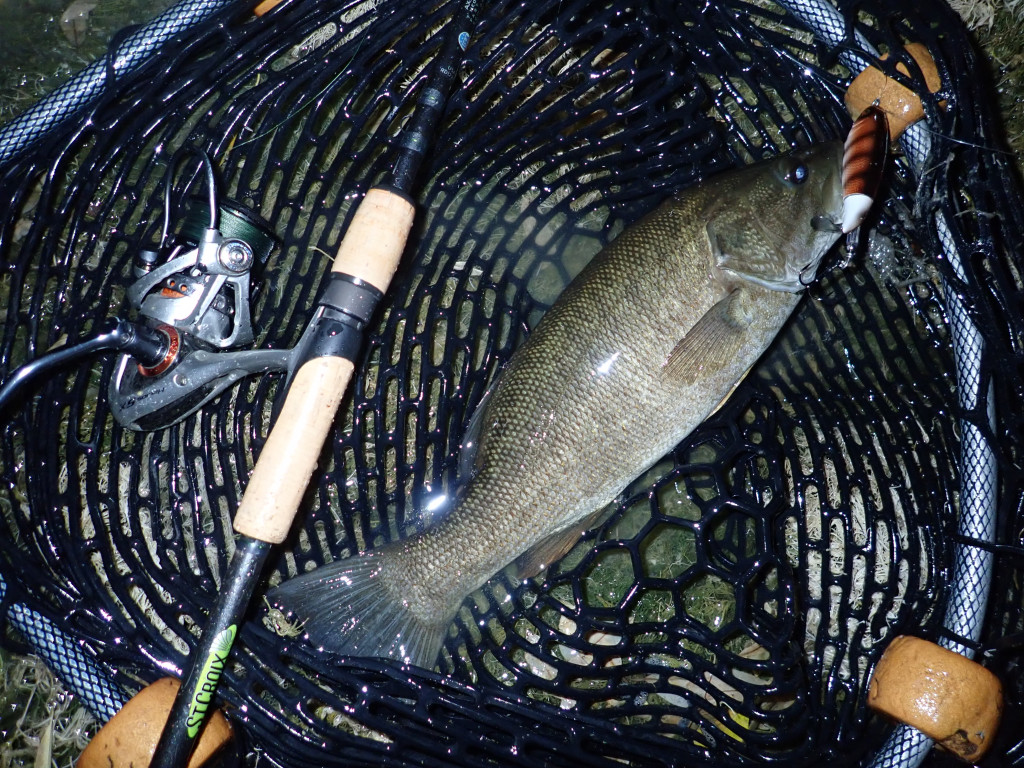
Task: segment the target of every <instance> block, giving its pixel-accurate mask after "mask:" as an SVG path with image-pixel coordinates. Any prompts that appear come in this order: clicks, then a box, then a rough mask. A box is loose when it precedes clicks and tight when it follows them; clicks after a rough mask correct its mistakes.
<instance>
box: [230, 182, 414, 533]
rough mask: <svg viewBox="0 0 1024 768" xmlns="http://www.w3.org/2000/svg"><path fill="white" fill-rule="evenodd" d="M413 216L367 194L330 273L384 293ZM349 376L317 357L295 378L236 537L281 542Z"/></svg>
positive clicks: (395, 201)
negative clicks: (351, 279)
mask: <svg viewBox="0 0 1024 768" xmlns="http://www.w3.org/2000/svg"><path fill="white" fill-rule="evenodd" d="M413 213H414V209H413V205H412V203H411V202H409V200H408V199H406V198H405V197H403V196H402V195H399V194H397V193H394V192H390V191H388V190H385V189H380V188H374V189H371V190H370V191H369V192H368V193H367V195H366V197H365V198H363V201H362V203H361V204H360V206H359V209H358V210H357V211H356V214H355V216H354V217H353V219H352V223H351V225H350V226H349V229H348V232H347V234H346V235H345V239H344V240H343V241H342V243H341V246H340V247H339V249H338V255H337V257H336V258H335V260H334V266H333V267H332V271H334V272H338V273H341V274H345V275H349V276H351V277H355V278H358V279H360V280H363V281H365V282H368V283H370V284H371V285H373V286H374V287H375V288H377V289H378V290H379V291H381V292H382V293H383V292H385V291H386V290H387V287H388V285H389V284H390V282H391V278H392V276H393V275H394V273H395V270H396V269H397V268H398V262H399V259H400V258H401V256H402V251H403V250H404V249H405V242H406V240H407V238H408V236H409V230H410V229H411V227H412V220H413ZM353 369H354V366H353V363H352V362H351V361H350V360H346V359H344V358H339V357H318V358H314V359H312V360H310V361H308V362H306V363H305V364H304V365H302V367H300V368H299V369H298V371H296V373H295V378H294V380H293V381H292V384H291V386H290V387H289V389H288V393H287V395H286V397H285V402H284V405H283V407H282V408H281V412H280V414H279V415H278V418H277V422H276V423H275V425H274V428H273V429H272V430H271V433H270V437H269V438H268V439H267V443H266V445H265V446H264V447H263V451H262V452H261V453H260V457H259V460H258V461H257V462H256V467H255V468H254V469H253V473H252V476H251V477H250V479H249V485H248V487H247V488H246V490H245V495H244V496H243V497H242V502H241V504H239V507H238V512H237V513H236V514H235V523H234V526H235V530H236V531H238V533H241V534H244V535H246V536H249V537H250V538H254V539H259V540H260V541H266V542H270V543H271V544H279V543H281V542H282V541H284V539H285V537H286V536H287V535H288V531H289V529H290V528H291V525H292V521H293V520H294V518H295V514H296V512H297V510H298V508H299V503H300V501H301V499H302V495H303V494H304V493H305V492H306V486H307V485H308V484H309V479H310V477H311V476H312V474H313V470H314V469H315V468H316V463H317V459H318V457H319V455H320V451H321V449H322V448H323V444H324V440H325V439H326V438H327V433H328V431H329V430H330V428H331V424H332V423H333V421H334V414H335V412H336V411H337V409H338V405H339V403H340V402H341V398H342V397H343V396H344V394H345V390H346V389H347V387H348V384H349V381H350V380H351V378H352V373H353Z"/></svg>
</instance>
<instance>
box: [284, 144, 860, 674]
mask: <svg viewBox="0 0 1024 768" xmlns="http://www.w3.org/2000/svg"><path fill="white" fill-rule="evenodd" d="M842 160H843V146H842V144H840V143H829V144H820V145H816V146H814V147H812V148H810V149H806V150H800V151H797V152H793V153H790V154H787V155H783V156H780V157H777V158H774V159H772V160H769V161H766V162H763V163H759V164H756V165H752V166H749V167H746V168H741V169H738V170H735V171H730V172H727V173H724V174H720V175H718V176H715V177H713V178H711V179H709V180H708V181H706V182H703V183H701V184H698V185H696V186H694V187H691V188H690V189H687V190H685V191H683V192H681V193H679V194H677V195H675V196H674V197H672V198H670V199H669V200H667V201H666V202H664V203H663V204H662V205H661V206H660V207H659V208H657V209H656V210H654V211H653V212H651V213H650V214H648V215H647V216H646V217H644V218H642V219H641V220H640V221H638V222H637V223H635V224H633V225H632V226H630V227H628V228H626V230H625V231H623V232H622V234H621V235H619V237H618V238H616V239H615V240H614V241H613V242H612V243H610V244H609V245H608V246H607V247H605V248H604V249H603V250H602V251H601V252H600V253H599V254H598V255H597V256H596V257H595V258H594V259H593V261H592V262H591V263H590V264H589V265H588V266H587V267H586V268H585V269H584V270H583V271H582V272H581V273H580V274H579V276H578V277H577V278H576V279H575V280H574V281H573V282H572V283H571V284H570V285H569V287H568V288H566V290H565V291H564V293H563V294H562V296H561V297H560V298H559V299H558V301H557V302H556V303H555V305H554V306H553V307H552V308H551V309H550V310H549V311H548V312H547V314H546V315H545V316H544V317H543V318H542V320H541V322H540V323H539V324H538V325H537V328H536V329H535V330H534V332H533V333H532V334H531V335H530V337H529V338H528V340H527V341H526V343H525V344H524V345H523V346H522V347H521V348H520V349H518V350H517V351H516V352H515V353H514V354H513V356H512V358H511V359H510V360H509V363H508V365H507V366H506V368H505V369H504V370H503V371H502V372H501V374H500V375H499V377H498V379H497V381H496V383H495V384H494V385H493V386H492V388H491V390H490V391H489V392H488V394H487V395H486V396H485V398H484V400H483V402H482V403H481V404H480V405H479V406H478V408H477V412H476V413H475V414H474V416H473V419H472V424H471V426H472V429H471V430H470V432H472V433H474V434H472V435H471V436H470V437H468V438H467V439H466V441H465V442H466V443H468V442H473V443H475V444H476V446H475V453H474V454H473V457H472V469H471V472H470V478H469V480H468V481H467V482H466V483H465V484H464V486H463V487H462V488H461V491H460V494H459V498H458V502H457V504H456V505H455V508H454V509H453V510H452V511H451V512H450V513H449V514H448V515H447V516H446V517H445V518H444V519H443V520H442V521H441V522H439V523H437V524H436V525H433V526H432V527H430V528H429V529H428V530H426V531H425V532H423V533H421V534H419V535H416V536H413V537H410V538H408V539H405V540H402V541H398V542H394V543H392V544H389V545H386V546H384V547H381V548H379V549H376V550H372V551H369V552H365V553H362V554H360V555H357V556H354V557H350V558H346V559H344V560H339V561H335V562H333V563H330V564H328V565H325V566H322V567H320V568H318V569H316V570H315V571H312V572H310V573H307V574H303V575H300V576H297V577H295V578H293V579H290V580H289V581H287V582H285V583H284V584H282V585H281V586H280V587H278V588H277V589H275V590H274V591H273V592H272V594H271V596H270V597H271V600H272V601H273V602H275V603H276V604H278V605H280V606H281V607H282V608H283V609H285V610H290V611H292V612H294V613H295V614H296V615H297V616H298V617H299V618H301V619H305V620H306V625H305V628H306V632H307V633H308V635H309V638H310V640H311V641H312V642H314V643H315V644H317V645H319V646H320V647H322V648H325V649H328V650H330V651H333V652H336V653H338V654H342V655H350V656H380V657H391V658H395V659H399V660H401V661H404V662H407V663H412V664H417V665H419V666H425V667H432V666H433V665H434V663H435V661H436V658H437V655H438V653H439V652H440V649H441V645H442V643H443V641H444V638H445V633H446V631H447V628H448V626H449V624H450V623H451V621H452V619H453V618H454V616H455V613H456V612H457V611H458V608H459V606H460V605H461V604H462V602H463V600H464V599H465V598H466V597H467V596H468V595H469V594H470V593H472V592H473V591H474V590H476V589H477V588H478V587H480V586H481V585H482V584H483V583H484V582H486V581H487V580H488V579H489V578H490V577H491V576H493V575H494V574H495V573H497V572H498V571H499V570H501V569H502V568H504V567H505V566H506V565H508V564H509V563H511V562H513V561H516V560H517V559H521V558H523V557H524V555H525V557H526V559H527V560H532V561H533V562H532V567H531V568H530V570H533V571H536V570H539V569H540V568H541V567H542V566H543V565H545V564H547V563H550V562H552V561H553V559H555V558H557V557H559V556H560V555H561V554H564V553H565V552H566V551H568V548H569V547H570V546H571V545H572V543H574V542H575V540H576V538H577V537H578V536H579V535H580V533H581V531H582V527H585V524H586V522H587V521H589V520H591V519H592V518H593V516H594V515H595V513H599V512H600V510H602V509H603V508H604V507H605V506H606V505H607V504H608V503H609V502H611V501H612V500H613V499H614V498H615V497H616V496H617V495H618V494H619V493H620V492H621V491H622V490H623V489H624V488H625V487H626V486H627V485H628V484H629V483H630V482H631V481H632V480H633V479H634V478H635V477H637V476H638V475H640V474H642V473H643V472H644V471H645V470H647V469H648V468H650V467H651V466H652V465H653V464H654V463H655V462H656V461H658V460H659V459H660V458H661V457H662V456H664V455H665V454H666V453H667V452H668V451H670V450H671V449H672V448H673V447H674V446H675V445H677V444H678V443H679V442H680V441H682V440H683V439H684V438H685V437H686V436H687V435H689V434H690V432H691V431H692V430H693V429H694V428H695V427H697V426H698V425H699V424H700V423H701V422H702V421H703V420H704V419H705V418H706V417H707V416H708V415H709V414H710V413H711V412H713V411H714V410H715V409H716V408H717V407H718V405H719V404H720V403H721V402H722V401H723V400H724V399H725V398H726V397H727V396H728V395H729V394H730V393H731V391H732V390H733V388H734V387H735V386H736V384H737V383H738V382H739V381H740V379H742V378H743V376H744V375H745V374H746V372H747V371H748V370H749V369H750V367H751V366H752V365H753V364H754V363H755V362H756V361H757V359H758V358H759V357H760V356H761V354H762V353H763V352H764V351H765V349H767V347H768V346H769V344H770V343H771V342H772V340H773V339H774V338H775V335H776V334H777V333H778V331H779V329H780V328H781V327H782V326H783V324H784V323H785V322H786V320H787V318H788V317H789V315H790V314H791V312H792V311H793V309H794V307H796V305H797V303H798V302H799V301H800V298H801V293H802V291H803V289H804V288H805V286H806V285H808V284H809V283H810V282H811V281H812V280H813V279H814V277H815V274H816V272H817V269H818V266H819V264H820V262H821V259H822V257H823V256H824V255H825V253H826V252H827V251H828V250H829V248H831V247H832V245H833V244H834V243H835V241H836V240H837V239H838V237H839V236H840V232H841V226H840V223H841V222H842V218H843V179H842V164H843V163H842Z"/></svg>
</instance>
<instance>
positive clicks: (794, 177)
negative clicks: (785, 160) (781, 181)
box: [783, 161, 811, 184]
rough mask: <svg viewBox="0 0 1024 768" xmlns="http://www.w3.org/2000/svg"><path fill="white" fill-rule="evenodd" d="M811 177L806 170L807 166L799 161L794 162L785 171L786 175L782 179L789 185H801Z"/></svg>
mask: <svg viewBox="0 0 1024 768" xmlns="http://www.w3.org/2000/svg"><path fill="white" fill-rule="evenodd" d="M810 175H811V172H810V171H809V170H808V169H807V166H806V165H805V164H804V163H801V162H800V161H794V162H793V163H791V164H790V166H789V167H788V168H787V169H786V175H785V176H784V177H783V178H785V179H786V181H788V182H789V183H790V184H803V183H804V182H805V181H807V178H808V177H809V176H810Z"/></svg>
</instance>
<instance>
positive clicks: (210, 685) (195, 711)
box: [188, 624, 238, 739]
mask: <svg viewBox="0 0 1024 768" xmlns="http://www.w3.org/2000/svg"><path fill="white" fill-rule="evenodd" d="M237 631H238V628H237V627H236V626H235V625H234V624H232V625H231V626H230V627H228V628H227V629H225V630H224V631H223V632H221V633H220V634H219V635H217V636H216V637H215V638H214V639H213V647H212V648H211V649H210V655H209V656H207V657H206V662H205V663H204V664H203V671H202V672H200V674H199V688H197V689H196V693H195V696H193V697H192V703H191V704H190V705H189V708H188V736H189V738H190V739H194V738H195V737H196V734H197V733H199V729H200V728H201V727H202V725H203V720H205V719H206V710H207V709H209V708H210V702H211V701H213V694H214V693H216V691H217V682H218V681H219V680H220V673H221V672H223V671H224V665H225V664H227V661H228V654H229V653H231V646H232V645H233V644H234V642H235V633H236V632H237Z"/></svg>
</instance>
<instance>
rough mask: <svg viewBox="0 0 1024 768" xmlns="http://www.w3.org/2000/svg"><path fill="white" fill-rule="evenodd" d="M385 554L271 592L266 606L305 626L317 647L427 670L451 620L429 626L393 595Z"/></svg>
mask: <svg viewBox="0 0 1024 768" xmlns="http://www.w3.org/2000/svg"><path fill="white" fill-rule="evenodd" d="M386 552H387V548H384V549H381V550H374V551H372V552H366V553H364V554H361V555H356V556H354V557H349V558H346V559H344V560H336V561H335V562H333V563H328V564H327V565H323V566H321V567H319V568H317V569H316V570H314V571H311V572H309V573H306V574H302V575H300V576H296V577H295V578H293V579H289V580H288V581H286V582H284V583H283V584H281V585H280V586H278V587H276V588H274V589H273V590H271V591H270V594H269V595H268V599H269V600H270V602H271V603H273V604H274V605H276V606H278V607H279V608H281V609H282V610H284V611H286V612H291V613H293V614H295V615H296V616H297V617H298V618H299V619H301V620H304V621H305V624H304V626H303V629H304V630H305V632H306V635H307V636H308V637H309V639H310V641H311V642H312V643H313V644H314V645H317V646H318V647H320V648H322V649H324V650H327V651H330V652H332V653H336V654H338V655H340V656H375V657H380V658H391V659H396V660H398V661H402V662H404V663H407V664H415V665H416V666H420V667H426V668H427V669H432V668H433V667H434V664H435V662H436V661H437V655H438V654H439V653H440V652H441V645H442V644H443V643H444V636H445V631H446V630H447V629H448V624H449V623H450V618H451V617H448V620H444V621H429V620H425V619H423V618H422V617H420V616H417V615H416V614H415V613H414V612H413V611H412V610H410V606H409V603H408V601H406V600H402V599H399V598H397V597H396V596H395V595H393V594H392V592H391V590H390V589H389V588H388V585H387V584H386V583H385V581H384V579H382V578H381V567H382V564H383V561H384V558H385V557H386Z"/></svg>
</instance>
